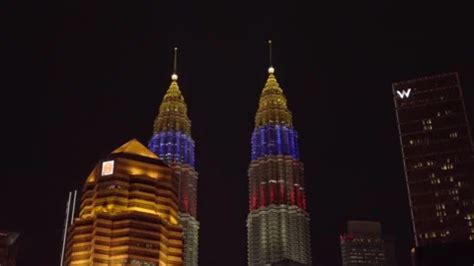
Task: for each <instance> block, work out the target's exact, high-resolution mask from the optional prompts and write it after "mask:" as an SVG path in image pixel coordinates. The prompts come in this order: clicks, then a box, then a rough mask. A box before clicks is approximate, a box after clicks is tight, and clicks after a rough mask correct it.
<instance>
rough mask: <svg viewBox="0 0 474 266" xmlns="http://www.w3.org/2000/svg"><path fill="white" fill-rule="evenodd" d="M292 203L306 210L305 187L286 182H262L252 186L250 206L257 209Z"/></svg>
mask: <svg viewBox="0 0 474 266" xmlns="http://www.w3.org/2000/svg"><path fill="white" fill-rule="evenodd" d="M272 204H273V205H292V206H298V207H299V208H301V209H303V210H306V209H307V203H306V195H305V191H304V188H303V187H301V186H299V185H296V184H294V185H291V184H290V185H289V184H285V182H275V181H271V182H262V183H260V184H258V185H257V184H252V186H251V187H250V201H249V208H250V209H251V210H257V209H259V208H262V207H267V206H269V205H272Z"/></svg>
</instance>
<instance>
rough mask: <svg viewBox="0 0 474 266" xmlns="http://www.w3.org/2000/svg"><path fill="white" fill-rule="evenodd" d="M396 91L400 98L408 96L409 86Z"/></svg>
mask: <svg viewBox="0 0 474 266" xmlns="http://www.w3.org/2000/svg"><path fill="white" fill-rule="evenodd" d="M397 93H398V96H400V98H402V99H404V98H408V97H410V93H411V88H409V89H408V90H402V91H397Z"/></svg>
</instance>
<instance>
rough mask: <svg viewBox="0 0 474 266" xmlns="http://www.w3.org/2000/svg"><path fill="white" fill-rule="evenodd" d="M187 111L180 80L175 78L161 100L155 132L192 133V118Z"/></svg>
mask: <svg viewBox="0 0 474 266" xmlns="http://www.w3.org/2000/svg"><path fill="white" fill-rule="evenodd" d="M187 112H188V108H187V106H186V103H185V102H184V97H183V95H182V94H181V90H180V89H179V86H178V82H177V81H176V80H173V81H172V82H171V85H170V87H169V88H168V90H167V91H166V94H165V96H164V97H163V101H162V102H161V105H160V111H159V114H158V116H157V117H156V119H155V124H154V132H155V133H158V132H164V131H167V132H168V131H175V132H178V131H181V132H184V133H186V134H188V135H191V120H190V119H189V118H188V115H187Z"/></svg>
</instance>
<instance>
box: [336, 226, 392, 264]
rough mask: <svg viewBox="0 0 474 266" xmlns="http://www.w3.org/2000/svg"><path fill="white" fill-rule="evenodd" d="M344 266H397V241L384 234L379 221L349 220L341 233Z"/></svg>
mask: <svg viewBox="0 0 474 266" xmlns="http://www.w3.org/2000/svg"><path fill="white" fill-rule="evenodd" d="M340 238H341V258H342V265H343V266H373V265H377V266H396V265H397V263H396V260H395V243H394V241H393V240H392V239H389V238H386V237H384V236H382V226H381V224H380V223H378V222H370V221H349V222H348V223H347V233H345V234H343V235H341V237H340Z"/></svg>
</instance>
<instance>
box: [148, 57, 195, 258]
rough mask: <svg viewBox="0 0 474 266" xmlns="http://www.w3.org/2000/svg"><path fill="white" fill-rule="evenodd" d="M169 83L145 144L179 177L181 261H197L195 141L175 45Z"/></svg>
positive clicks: (175, 176)
mask: <svg viewBox="0 0 474 266" xmlns="http://www.w3.org/2000/svg"><path fill="white" fill-rule="evenodd" d="M171 79H172V81H171V85H170V87H169V89H168V90H167V91H166V94H165V96H164V97H163V101H162V102H161V105H160V110H159V114H158V116H157V117H156V119H155V124H154V133H153V136H152V137H151V139H150V142H149V143H148V147H149V148H150V150H152V151H153V152H154V153H155V154H157V155H158V156H159V157H160V158H163V160H164V161H165V162H166V163H167V164H168V165H169V166H171V168H172V170H173V177H174V178H176V180H179V216H180V220H181V223H182V225H183V234H184V257H183V259H184V265H186V266H197V265H198V249H199V246H198V240H199V222H198V221H197V219H196V217H197V212H196V205H197V181H198V173H197V172H196V170H195V169H194V141H193V139H192V137H191V121H190V119H189V118H188V115H187V106H186V103H185V102H184V97H183V95H182V94H181V91H180V89H179V86H178V75H177V74H176V48H175V60H174V72H173V75H172V76H171Z"/></svg>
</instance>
